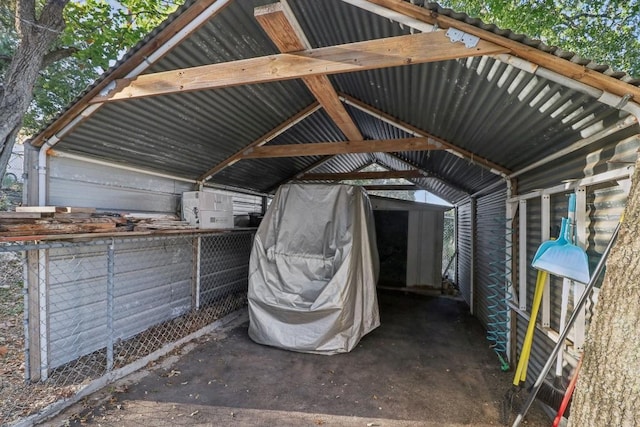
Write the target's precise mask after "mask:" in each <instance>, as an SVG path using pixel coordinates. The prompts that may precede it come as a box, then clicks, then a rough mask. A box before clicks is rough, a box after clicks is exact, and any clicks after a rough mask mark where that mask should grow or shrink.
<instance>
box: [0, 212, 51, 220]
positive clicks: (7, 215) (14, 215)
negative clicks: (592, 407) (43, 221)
mask: <svg viewBox="0 0 640 427" xmlns="http://www.w3.org/2000/svg"><path fill="white" fill-rule="evenodd" d="M40 218H42V213H41V212H0V221H2V220H4V219H40Z"/></svg>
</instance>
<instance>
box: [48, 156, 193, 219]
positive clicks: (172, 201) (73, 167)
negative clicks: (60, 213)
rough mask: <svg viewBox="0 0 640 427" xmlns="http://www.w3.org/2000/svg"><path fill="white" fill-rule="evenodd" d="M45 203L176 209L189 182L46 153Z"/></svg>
mask: <svg viewBox="0 0 640 427" xmlns="http://www.w3.org/2000/svg"><path fill="white" fill-rule="evenodd" d="M49 174H50V175H49V184H48V185H49V188H48V197H47V204H49V205H54V206H83V207H94V208H97V209H101V210H107V211H109V210H112V211H123V210H124V211H133V212H158V213H175V212H178V206H179V203H180V195H181V194H182V193H183V192H184V191H192V190H193V184H191V183H188V182H180V181H176V180H173V179H169V178H162V177H158V176H153V175H146V174H142V173H138V172H133V171H129V170H124V169H114V168H112V167H109V166H104V165H98V164H93V163H87V162H82V161H79V160H75V159H68V158H61V157H49Z"/></svg>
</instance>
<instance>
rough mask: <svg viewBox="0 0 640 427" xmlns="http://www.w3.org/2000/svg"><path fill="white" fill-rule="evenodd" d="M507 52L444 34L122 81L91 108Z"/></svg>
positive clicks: (260, 58) (313, 51) (285, 54)
mask: <svg viewBox="0 0 640 427" xmlns="http://www.w3.org/2000/svg"><path fill="white" fill-rule="evenodd" d="M507 52H509V49H505V48H503V47H500V46H496V45H495V44H493V43H489V42H484V41H480V42H479V43H478V45H477V46H475V47H473V48H467V47H465V45H464V44H462V43H451V41H450V40H449V39H448V38H447V37H446V36H445V34H444V32H442V31H436V32H433V33H422V34H413V35H406V36H398V37H389V38H384V39H376V40H367V41H362V42H357V43H349V44H344V45H338V46H329V47H322V48H317V49H310V50H305V51H302V52H296V53H281V54H277V55H269V56H263V57H257V58H249V59H242V60H238V61H231V62H223V63H219V64H210V65H202V66H199V67H192V68H185V69H179V70H171V71H163V72H159V73H152V74H143V75H140V76H138V77H136V78H133V79H126V78H125V79H120V80H117V81H116V85H115V89H113V90H112V91H111V92H109V93H108V94H106V95H104V96H96V97H95V98H93V100H92V101H91V102H92V103H97V102H109V101H118V100H124V99H133V98H141V97H147V96H157V95H166V94H171V93H182V92H189V91H195V90H207V89H216V88H223V87H231V86H239V85H246V84H252V83H266V82H274V81H282V80H290V79H298V78H301V77H309V76H317V75H322V74H338V73H348V72H354V71H364V70H371V69H375V68H385V67H397V66H401V65H410V64H420V63H425V62H435V61H446V60H450V59H458V58H467V57H471V56H482V55H495V54H499V53H507Z"/></svg>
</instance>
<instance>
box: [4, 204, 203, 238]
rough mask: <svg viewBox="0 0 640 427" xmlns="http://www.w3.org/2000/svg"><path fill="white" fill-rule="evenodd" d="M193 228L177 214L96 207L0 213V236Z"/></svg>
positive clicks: (30, 208)
mask: <svg viewBox="0 0 640 427" xmlns="http://www.w3.org/2000/svg"><path fill="white" fill-rule="evenodd" d="M194 228H196V227H194V226H192V225H190V224H189V223H188V222H186V221H180V218H179V217H177V216H176V215H166V214H155V213H98V212H96V209H94V208H80V207H61V206H19V207H17V208H16V211H15V212H0V237H20V236H43V235H45V236H46V235H59V234H85V233H112V232H122V231H154V230H189V229H194Z"/></svg>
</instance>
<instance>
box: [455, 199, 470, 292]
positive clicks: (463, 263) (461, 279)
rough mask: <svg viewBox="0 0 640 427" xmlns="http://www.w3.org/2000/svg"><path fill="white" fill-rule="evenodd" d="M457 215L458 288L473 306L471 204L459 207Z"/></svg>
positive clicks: (467, 203)
mask: <svg viewBox="0 0 640 427" xmlns="http://www.w3.org/2000/svg"><path fill="white" fill-rule="evenodd" d="M456 211H457V214H458V218H457V221H456V224H457V226H458V230H457V234H456V236H457V243H456V246H457V250H458V258H457V264H458V265H457V269H458V271H457V274H456V277H457V278H458V287H459V289H460V293H461V294H462V297H463V298H464V300H465V301H466V302H467V304H471V275H472V274H473V272H472V271H471V259H472V256H473V254H472V238H473V233H472V224H471V222H472V220H473V219H472V212H471V202H470V201H468V202H466V203H464V204H461V205H458V206H457V209H456Z"/></svg>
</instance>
